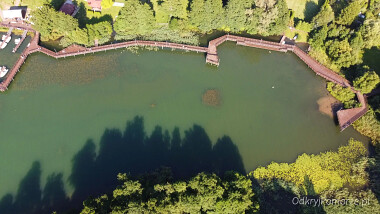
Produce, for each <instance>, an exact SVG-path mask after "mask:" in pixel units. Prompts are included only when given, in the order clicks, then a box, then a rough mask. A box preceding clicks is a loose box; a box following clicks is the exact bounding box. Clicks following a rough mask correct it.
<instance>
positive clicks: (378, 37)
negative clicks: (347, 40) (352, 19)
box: [360, 19, 380, 48]
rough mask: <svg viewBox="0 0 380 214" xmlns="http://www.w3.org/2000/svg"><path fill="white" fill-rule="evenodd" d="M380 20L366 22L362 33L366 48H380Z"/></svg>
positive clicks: (361, 30)
mask: <svg viewBox="0 0 380 214" xmlns="http://www.w3.org/2000/svg"><path fill="white" fill-rule="evenodd" d="M379 32H380V19H376V20H375V19H367V20H365V21H364V23H363V25H362V27H361V29H360V33H361V34H362V37H363V40H364V46H365V48H372V47H376V46H380V33H379Z"/></svg>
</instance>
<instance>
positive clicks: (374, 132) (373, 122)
mask: <svg viewBox="0 0 380 214" xmlns="http://www.w3.org/2000/svg"><path fill="white" fill-rule="evenodd" d="M353 126H354V128H355V129H356V130H358V131H359V132H360V133H361V134H363V135H365V136H368V137H370V138H371V139H372V140H373V142H380V121H379V120H378V119H377V118H376V113H375V111H374V110H373V109H371V108H370V109H369V110H368V112H367V113H366V114H365V115H364V116H362V117H361V118H359V119H358V120H357V121H355V123H354V124H353Z"/></svg>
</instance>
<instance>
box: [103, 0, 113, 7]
mask: <svg viewBox="0 0 380 214" xmlns="http://www.w3.org/2000/svg"><path fill="white" fill-rule="evenodd" d="M112 5H113V1H112V0H102V3H101V6H102V9H107V8H110V7H112Z"/></svg>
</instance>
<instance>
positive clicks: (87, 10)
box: [78, 0, 125, 20]
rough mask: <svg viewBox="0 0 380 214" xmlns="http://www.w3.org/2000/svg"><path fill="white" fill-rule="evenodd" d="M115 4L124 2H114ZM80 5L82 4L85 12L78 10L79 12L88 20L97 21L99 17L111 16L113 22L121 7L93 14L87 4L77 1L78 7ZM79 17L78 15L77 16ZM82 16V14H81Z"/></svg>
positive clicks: (118, 0)
mask: <svg viewBox="0 0 380 214" xmlns="http://www.w3.org/2000/svg"><path fill="white" fill-rule="evenodd" d="M116 2H123V3H124V2H125V0H116ZM81 3H83V5H84V6H85V10H80V12H85V13H86V14H85V16H86V17H87V18H88V19H92V18H94V19H99V18H101V17H104V16H111V17H112V19H113V20H115V18H116V17H117V15H118V14H119V11H120V9H121V7H114V6H112V7H110V8H107V9H102V12H94V11H92V10H91V7H90V6H88V4H87V2H86V1H84V0H78V5H81ZM78 15H79V14H78ZM81 15H82V16H83V14H81Z"/></svg>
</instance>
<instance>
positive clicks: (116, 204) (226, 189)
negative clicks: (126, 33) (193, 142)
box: [81, 172, 258, 214]
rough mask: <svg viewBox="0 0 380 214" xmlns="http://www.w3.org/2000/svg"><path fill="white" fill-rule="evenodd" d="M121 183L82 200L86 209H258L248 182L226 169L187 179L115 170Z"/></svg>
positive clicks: (207, 211) (215, 210) (128, 210)
mask: <svg viewBox="0 0 380 214" xmlns="http://www.w3.org/2000/svg"><path fill="white" fill-rule="evenodd" d="M118 180H119V181H120V182H122V184H121V186H120V187H118V188H116V189H115V190H114V191H113V193H112V194H110V195H103V196H101V197H99V198H95V199H89V200H87V201H85V203H84V208H83V210H82V212H81V213H82V214H89V213H111V212H113V213H209V212H213V213H231V214H233V213H244V212H246V211H256V210H258V203H257V201H255V200H254V198H253V196H254V193H253V191H252V183H251V180H249V179H248V178H247V177H245V176H243V175H240V174H238V173H234V172H227V173H226V175H225V176H224V178H223V179H221V178H219V177H218V176H216V175H215V174H205V173H199V174H198V175H196V176H195V177H193V178H192V179H190V180H189V181H177V182H174V183H170V182H166V183H153V184H152V183H151V182H152V181H149V182H148V183H149V184H147V183H145V182H141V181H139V180H131V179H130V178H128V176H127V175H126V174H119V175H118Z"/></svg>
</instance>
